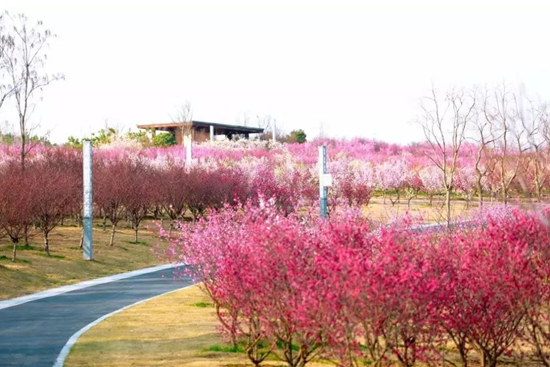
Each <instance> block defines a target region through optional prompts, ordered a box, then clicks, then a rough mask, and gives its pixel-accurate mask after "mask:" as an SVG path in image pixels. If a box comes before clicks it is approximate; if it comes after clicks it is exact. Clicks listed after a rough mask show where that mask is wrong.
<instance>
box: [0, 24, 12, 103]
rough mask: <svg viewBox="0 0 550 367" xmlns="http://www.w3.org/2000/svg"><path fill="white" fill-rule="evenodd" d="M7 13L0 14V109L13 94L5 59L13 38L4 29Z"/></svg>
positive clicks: (10, 52)
mask: <svg viewBox="0 0 550 367" xmlns="http://www.w3.org/2000/svg"><path fill="white" fill-rule="evenodd" d="M6 18H7V13H4V14H0V109H1V108H2V105H3V104H4V102H5V101H6V100H7V99H8V98H9V97H11V95H12V94H13V85H12V84H11V83H10V82H9V81H8V80H7V79H8V75H7V68H8V60H7V57H8V56H9V55H11V54H12V52H13V37H12V35H11V34H10V33H9V32H8V30H7V29H6V23H7V22H6Z"/></svg>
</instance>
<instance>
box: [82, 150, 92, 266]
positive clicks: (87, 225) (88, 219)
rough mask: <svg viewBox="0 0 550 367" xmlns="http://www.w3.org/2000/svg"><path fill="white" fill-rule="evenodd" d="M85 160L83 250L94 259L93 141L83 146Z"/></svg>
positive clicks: (85, 258) (85, 255)
mask: <svg viewBox="0 0 550 367" xmlns="http://www.w3.org/2000/svg"><path fill="white" fill-rule="evenodd" d="M82 158H83V159H82V160H83V165H82V168H83V172H82V178H83V180H82V181H83V184H84V185H83V186H84V195H83V197H84V203H83V213H82V225H83V228H82V231H83V241H82V250H83V256H84V260H93V259H94V251H93V242H92V227H93V223H92V222H93V197H92V195H93V194H92V193H93V191H92V142H91V141H85V142H84V143H83V147H82Z"/></svg>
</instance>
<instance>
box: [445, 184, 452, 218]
mask: <svg viewBox="0 0 550 367" xmlns="http://www.w3.org/2000/svg"><path fill="white" fill-rule="evenodd" d="M445 191H446V192H445V211H446V212H447V228H448V227H449V226H450V225H451V191H452V188H448V189H446V190H445Z"/></svg>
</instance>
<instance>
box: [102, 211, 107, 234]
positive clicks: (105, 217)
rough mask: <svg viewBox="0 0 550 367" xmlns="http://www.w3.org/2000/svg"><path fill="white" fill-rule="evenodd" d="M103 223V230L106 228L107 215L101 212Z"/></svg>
mask: <svg viewBox="0 0 550 367" xmlns="http://www.w3.org/2000/svg"><path fill="white" fill-rule="evenodd" d="M101 224H102V225H103V232H105V231H106V230H107V215H106V214H103V221H102V223H101Z"/></svg>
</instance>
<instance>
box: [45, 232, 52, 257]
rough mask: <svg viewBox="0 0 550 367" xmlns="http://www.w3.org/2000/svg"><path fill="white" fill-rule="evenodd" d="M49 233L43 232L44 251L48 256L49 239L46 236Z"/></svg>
mask: <svg viewBox="0 0 550 367" xmlns="http://www.w3.org/2000/svg"><path fill="white" fill-rule="evenodd" d="M48 235H49V233H48V232H44V251H46V254H47V255H48V256H51V255H50V239H49V238H48Z"/></svg>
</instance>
